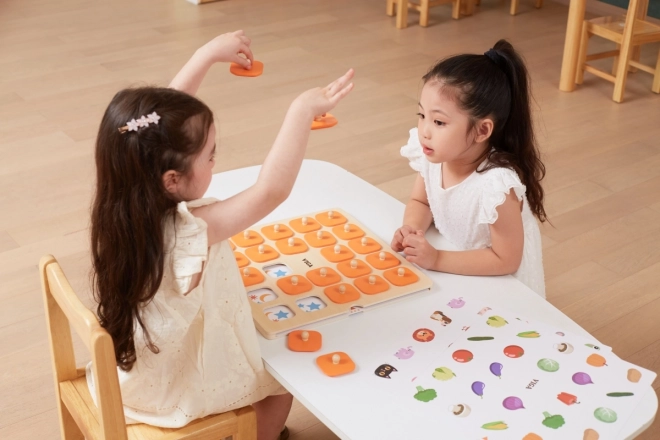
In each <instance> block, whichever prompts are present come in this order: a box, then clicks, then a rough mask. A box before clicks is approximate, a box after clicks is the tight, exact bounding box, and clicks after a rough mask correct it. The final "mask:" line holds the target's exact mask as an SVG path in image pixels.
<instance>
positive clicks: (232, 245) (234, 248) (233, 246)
mask: <svg viewBox="0 0 660 440" xmlns="http://www.w3.org/2000/svg"><path fill="white" fill-rule="evenodd" d="M228 241H229V246H231V250H232V251H235V250H236V245H235V244H234V242H233V241H231V240H228Z"/></svg>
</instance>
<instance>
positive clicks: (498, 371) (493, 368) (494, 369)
mask: <svg viewBox="0 0 660 440" xmlns="http://www.w3.org/2000/svg"><path fill="white" fill-rule="evenodd" d="M503 368H504V365H502V364H500V363H499V362H493V363H492V364H490V372H491V373H493V374H494V375H495V376H497V377H499V378H500V379H502V369H503Z"/></svg>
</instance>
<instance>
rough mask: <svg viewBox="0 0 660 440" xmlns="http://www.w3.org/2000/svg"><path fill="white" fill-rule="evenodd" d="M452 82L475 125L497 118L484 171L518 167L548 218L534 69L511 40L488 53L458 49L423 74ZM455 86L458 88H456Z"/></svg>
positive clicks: (533, 203) (533, 205) (539, 212)
mask: <svg viewBox="0 0 660 440" xmlns="http://www.w3.org/2000/svg"><path fill="white" fill-rule="evenodd" d="M423 79H424V83H427V82H428V81H438V82H440V83H442V84H443V85H444V86H446V87H449V88H450V90H449V91H451V92H453V93H452V95H453V96H454V97H455V99H456V101H457V103H458V105H459V107H460V108H461V109H462V110H463V111H465V112H467V113H468V115H469V116H470V130H472V129H474V127H475V125H476V122H477V121H478V120H480V119H483V118H486V117H490V118H492V119H493V123H494V127H493V133H492V134H491V137H490V140H489V141H490V147H491V148H489V149H486V151H485V152H484V154H483V156H482V157H480V158H478V159H477V161H478V162H481V161H482V160H483V159H485V158H487V159H488V164H487V166H486V167H484V168H483V169H480V170H479V171H478V172H485V171H487V170H489V169H491V168H496V167H504V168H509V169H512V170H514V171H515V172H516V173H517V174H518V177H520V180H521V181H522V183H523V184H524V185H525V186H526V187H527V201H528V202H529V207H530V209H531V211H532V212H533V213H534V215H535V216H536V217H537V218H538V219H539V220H540V221H541V222H544V221H546V220H547V215H546V213H545V209H544V208H543V188H542V187H541V180H542V179H543V178H544V177H545V166H544V165H543V163H542V162H541V160H540V153H539V150H538V146H537V144H536V139H535V137H534V128H533V125H532V116H531V108H530V90H529V89H530V86H529V75H528V73H527V68H526V67H525V63H524V61H523V59H522V57H521V56H520V55H519V54H518V53H517V52H516V51H515V50H514V48H513V46H511V44H510V43H509V42H508V41H506V40H500V41H498V42H497V43H496V44H495V46H493V48H492V49H490V50H489V51H487V52H486V53H485V54H484V55H472V54H465V55H455V56H452V57H449V58H447V59H445V60H443V61H441V62H439V63H438V64H436V65H435V66H434V67H433V68H432V69H431V70H430V71H429V72H428V73H427V74H426V75H424V77H423ZM452 89H453V90H452Z"/></svg>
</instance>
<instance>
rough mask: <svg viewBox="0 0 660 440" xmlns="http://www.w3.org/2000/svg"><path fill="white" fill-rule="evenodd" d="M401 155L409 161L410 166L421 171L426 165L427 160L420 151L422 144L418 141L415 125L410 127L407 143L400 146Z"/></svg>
mask: <svg viewBox="0 0 660 440" xmlns="http://www.w3.org/2000/svg"><path fill="white" fill-rule="evenodd" d="M400 153H401V156H403V157H405V158H406V159H408V160H409V161H410V168H412V169H413V170H415V171H417V172H418V173H422V172H423V171H424V170H425V169H426V168H427V167H428V163H429V162H428V160H426V156H424V152H423V151H422V145H421V144H420V143H419V136H418V135H417V127H415V128H411V129H410V136H409V137H408V143H406V145H404V146H403V147H401V150H400Z"/></svg>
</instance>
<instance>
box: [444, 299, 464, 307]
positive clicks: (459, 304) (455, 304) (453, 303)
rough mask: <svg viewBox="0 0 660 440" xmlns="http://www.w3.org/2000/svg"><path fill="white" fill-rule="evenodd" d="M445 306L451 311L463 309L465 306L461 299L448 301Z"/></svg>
mask: <svg viewBox="0 0 660 440" xmlns="http://www.w3.org/2000/svg"><path fill="white" fill-rule="evenodd" d="M447 305H448V306H449V307H451V308H452V309H460V308H461V307H463V306H464V305H465V301H463V297H460V298H454V299H452V300H451V301H449V302H448V303H447Z"/></svg>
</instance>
